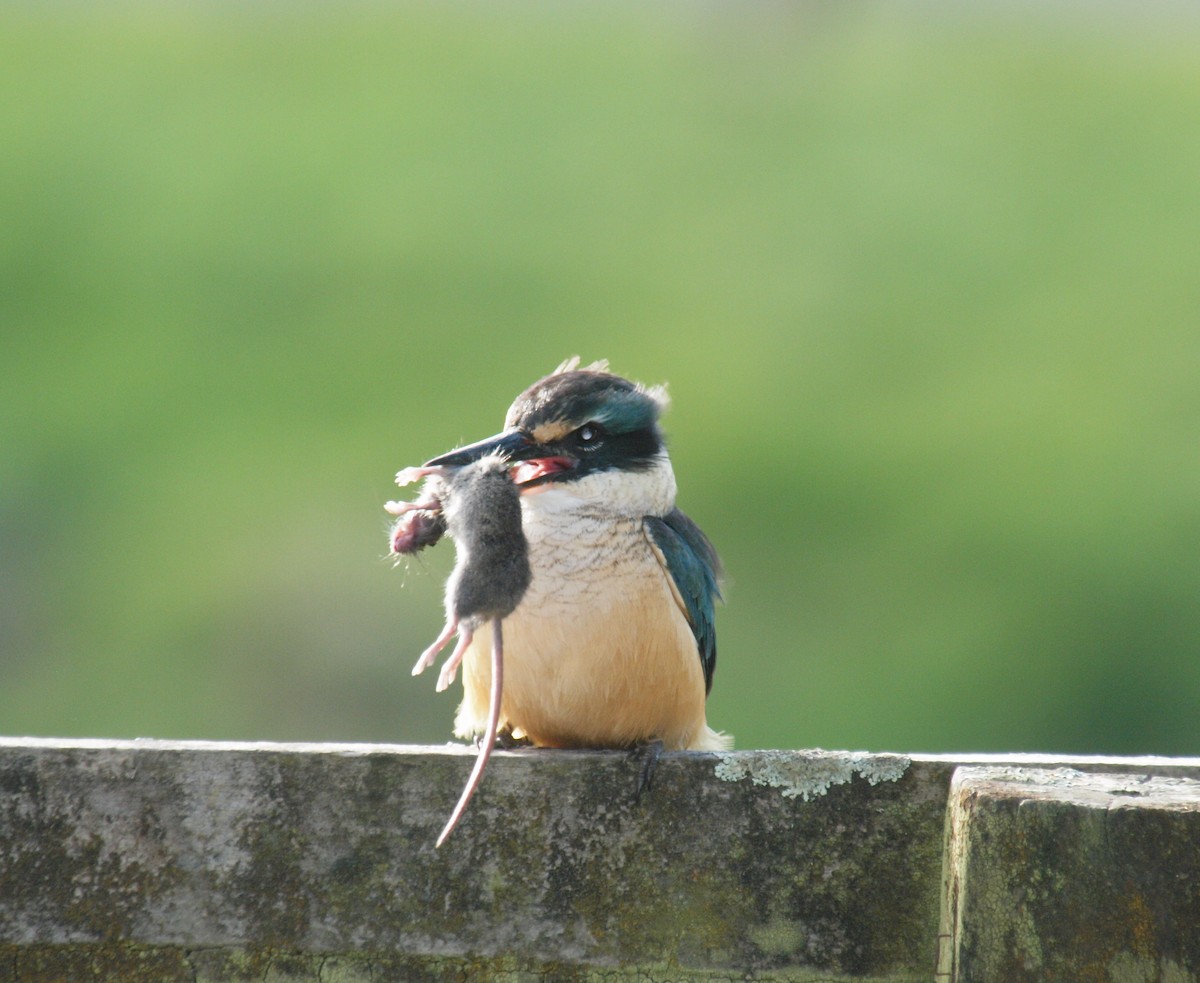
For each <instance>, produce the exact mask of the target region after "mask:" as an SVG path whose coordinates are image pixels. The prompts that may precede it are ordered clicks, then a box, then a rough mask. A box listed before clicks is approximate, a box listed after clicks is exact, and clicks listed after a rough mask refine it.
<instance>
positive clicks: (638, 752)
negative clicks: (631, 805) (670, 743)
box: [629, 738, 663, 801]
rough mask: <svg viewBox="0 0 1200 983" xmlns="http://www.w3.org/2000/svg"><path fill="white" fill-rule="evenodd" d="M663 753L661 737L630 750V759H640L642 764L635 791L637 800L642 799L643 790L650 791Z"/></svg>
mask: <svg viewBox="0 0 1200 983" xmlns="http://www.w3.org/2000/svg"><path fill="white" fill-rule="evenodd" d="M662 753H663V742H662V739H661V738H655V739H654V740H652V741H646V742H645V743H644V744H637V745H635V746H634V747H633V749H632V750H631V751H630V752H629V760H631V761H640V762H641V765H642V766H641V768H639V769H638V781H637V791H636V792H635V793H634V800H635V801H638V800H640V799H641V797H642V793H643V792H649V791H650V785H651V783H652V782H653V781H654V772H655V770H657V768H658V759H659V758H661V757H662Z"/></svg>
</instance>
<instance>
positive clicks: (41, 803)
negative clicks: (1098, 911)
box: [0, 739, 1200, 983]
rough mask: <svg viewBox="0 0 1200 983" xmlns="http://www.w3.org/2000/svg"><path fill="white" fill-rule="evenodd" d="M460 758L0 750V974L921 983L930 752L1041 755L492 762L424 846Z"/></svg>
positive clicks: (941, 807)
mask: <svg viewBox="0 0 1200 983" xmlns="http://www.w3.org/2000/svg"><path fill="white" fill-rule="evenodd" d="M472 760H473V752H472V751H470V750H468V749H465V748H461V747H438V748H413V747H398V746H378V745H327V744H323V745H279V744H214V743H175V742H161V741H125V742H108V741H51V740H35V739H9V740H0V983H2V981H4V980H8V979H12V980H22V981H27V983H28V981H42V980H62V979H68V980H92V979H95V980H108V979H119V980H127V981H131V983H135V981H138V980H158V981H174V980H180V981H184V980H186V981H188V983H193V981H208V980H212V981H217V980H221V981H226V980H251V979H253V980H276V981H292V980H324V981H330V983H332V981H366V980H372V981H375V980H378V981H383V980H399V979H418V980H419V979H427V980H442V979H447V980H449V979H454V980H487V979H512V980H522V979H531V980H532V979H540V978H551V979H589V978H597V979H613V980H624V979H631V980H632V979H638V980H672V979H675V980H677V979H697V980H706V979H713V980H716V979H729V978H739V979H741V978H751V979H762V980H800V981H805V980H809V981H816V980H820V981H822V983H835V981H838V980H858V981H872V980H874V981H883V980H888V981H891V983H899V981H910V980H911V981H916V980H922V981H927V980H929V979H930V978H931V976H932V975H933V971H934V961H935V942H936V936H937V931H938V921H939V908H940V894H941V890H942V849H943V835H944V827H945V817H946V801H947V794H948V791H949V787H950V780H951V776H952V774H953V772H954V769H955V767H956V765H957V764H959V763H962V762H963V761H970V760H974V761H976V762H979V761H981V760H990V761H992V762H1000V761H1005V760H1007V761H1008V762H1010V763H1013V764H1016V763H1024V764H1031V763H1034V762H1040V761H1043V760H1046V759H1034V758H1026V759H1014V758H1007V759H1000V758H993V759H958V760H956V759H954V758H953V757H950V756H939V757H924V758H919V757H918V758H912V759H910V758H908V757H903V756H897V755H869V754H850V753H845V752H768V751H759V752H735V753H729V754H708V753H698V752H681V753H674V754H667V755H664V757H663V759H662V761H661V763H660V765H659V768H658V772H657V774H656V777H655V781H654V787H653V789H652V790H651V791H650V792H649V793H648V794H646V795H644V796H643V797H642V798H641V800H640V801H638V800H637V799H635V795H634V790H635V783H636V776H637V772H638V767H639V765H638V763H637V762H636V761H630V760H629V759H628V758H627V756H626V755H625V754H623V753H619V752H559V751H515V752H498V753H497V754H496V755H495V757H494V758H493V760H492V763H491V766H490V768H489V772H488V774H487V776H486V778H485V782H484V785H483V787H482V789H481V790H480V792H479V794H478V795H477V796H476V798H475V801H474V802H473V803H472V804H471V808H470V809H469V810H468V812H467V815H466V817H465V819H464V820H463V823H462V825H461V826H460V827H459V829H458V830H457V831H456V832H455V834H454V835H453V837H451V839H450V841H449V842H448V843H447V844H446V846H445V847H443V848H442V849H441V850H436V851H435V850H434V847H433V842H434V838H435V837H436V835H437V832H438V830H439V829H440V828H441V825H442V823H443V822H444V820H445V818H446V816H447V815H448V813H449V810H450V809H451V807H452V806H453V804H454V801H455V799H456V798H457V796H458V793H459V791H460V789H461V786H462V783H463V781H464V779H465V778H466V775H467V772H468V771H469V770H470V766H471V763H472ZM1058 760H1060V761H1061V760H1062V759H1058ZM1131 762H1132V759H1086V760H1083V759H1075V763H1076V766H1077V767H1088V768H1093V769H1095V770H1097V771H1106V770H1109V771H1111V770H1114V769H1119V768H1122V767H1124V768H1125V769H1129V768H1131V767H1133V765H1132V763H1131ZM1137 766H1138V767H1139V768H1140V769H1142V770H1143V771H1146V772H1153V773H1156V774H1162V775H1171V774H1176V775H1186V774H1193V775H1200V764H1198V763H1197V762H1195V761H1186V762H1181V761H1173V760H1171V759H1140V760H1139V761H1138V763H1137Z"/></svg>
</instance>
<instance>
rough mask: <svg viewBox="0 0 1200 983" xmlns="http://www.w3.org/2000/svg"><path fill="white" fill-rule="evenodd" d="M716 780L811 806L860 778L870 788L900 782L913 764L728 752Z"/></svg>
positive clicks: (856, 754)
mask: <svg viewBox="0 0 1200 983" xmlns="http://www.w3.org/2000/svg"><path fill="white" fill-rule="evenodd" d="M717 758H718V761H717V765H716V768H715V774H716V776H717V778H719V779H721V780H722V781H726V782H736V781H741V780H742V779H743V778H749V779H750V780H751V781H752V782H754V784H755V785H767V786H770V787H771V788H778V789H781V790H782V792H781V794H782V795H783V797H784V798H786V799H797V798H798V799H801V800H803V801H804V802H808V801H809V800H810V799H815V798H818V797H820V796H822V795H824V794H825V793H826V792H828V791H829V789H830V788H832V787H833V786H834V785H845V784H846V783H847V782H849V781H851V780H852V779H853V778H854V776H855V775H860V776H862V777H863V778H864V779H866V780H867V782H869V783H870V784H871V785H878V784H879V783H880V782H895V781H899V780H900V779H901V778H902V777H903V776H904V773H905V772H906V771H908V767H909V765H910V764H911V763H912V762H911V760H910V759H909V758H907V757H904V756H903V755H898V754H868V753H867V752H865V751H729V752H726V753H723V754H718V755H717Z"/></svg>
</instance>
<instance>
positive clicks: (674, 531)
mask: <svg viewBox="0 0 1200 983" xmlns="http://www.w3.org/2000/svg"><path fill="white" fill-rule="evenodd" d="M646 529H647V531H648V532H649V533H650V537H651V539H652V540H653V541H654V545H655V546H657V547H658V552H659V553H660V554H661V555H662V559H663V560H664V561H665V562H666V571H667V574H668V575H669V576H670V577H671V580H672V581H673V582H674V584H675V589H676V590H677V591H678V592H679V596H680V597H681V598H682V599H683V604H684V608H685V609H686V614H687V619H688V623H689V624H690V625H691V626H692V634H693V635H695V636H696V647H697V649H698V650H699V654H700V662H701V664H702V665H703V666H704V688H705V692H707V691H708V690H711V689H712V678H713V670H714V669H716V666H717V630H716V624H715V618H714V614H713V604H714V601H716V600H719V599H720V597H721V588H720V585H719V583H718V578H719V577H720V575H721V561H720V559H719V558H718V557H717V551H716V550H715V549H714V548H713V544H712V543H710V542H709V540H708V537H707V536H705V535H704V533H703V532H702V531H701V530H700V527H699V526H698V525H696V523H694V522H693V521H692V520H691V519H689V518H688V517H687V516H686V515H684V514H683V513H682V512H681V511H679V509H672V510H671V511H670V512H668V513H667V514H666V515H665V516H662V517H661V518H660V517H659V516H653V515H651V516H646Z"/></svg>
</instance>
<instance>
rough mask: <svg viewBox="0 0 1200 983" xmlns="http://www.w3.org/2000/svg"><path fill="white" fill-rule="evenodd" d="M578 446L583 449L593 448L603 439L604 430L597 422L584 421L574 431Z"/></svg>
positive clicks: (589, 449)
mask: <svg viewBox="0 0 1200 983" xmlns="http://www.w3.org/2000/svg"><path fill="white" fill-rule="evenodd" d="M575 437H576V439H578V441H579V446H580V447H581V448H583V449H584V450H585V451H591V450H595V449H596V448H597V447H599V446H600V444H601V442H602V441H603V439H604V430H603V428H602V427H601V426H600V424H598V423H585V424H584V425H583V426H582V427H580V428H579V429H578V430H576V431H575Z"/></svg>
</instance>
